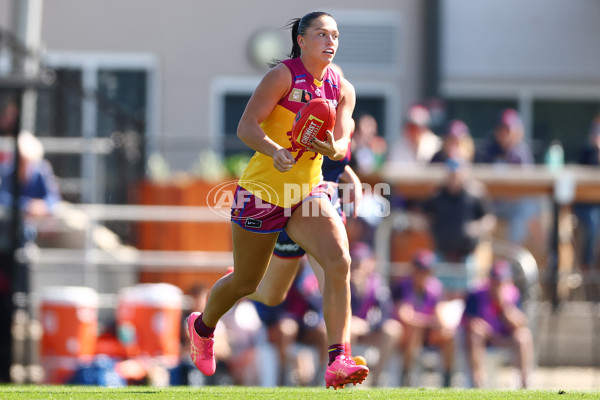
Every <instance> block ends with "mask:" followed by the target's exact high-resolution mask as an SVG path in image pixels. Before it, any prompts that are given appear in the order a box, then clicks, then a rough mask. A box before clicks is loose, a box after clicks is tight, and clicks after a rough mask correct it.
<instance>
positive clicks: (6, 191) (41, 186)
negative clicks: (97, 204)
mask: <svg viewBox="0 0 600 400" xmlns="http://www.w3.org/2000/svg"><path fill="white" fill-rule="evenodd" d="M17 149H18V151H19V158H18V159H19V163H18V165H16V166H15V165H14V164H15V162H14V161H15V157H14V155H12V156H11V157H9V159H8V160H5V162H4V163H3V164H2V166H1V178H0V179H1V181H0V205H1V206H2V207H4V208H5V210H7V211H8V212H10V210H11V208H12V206H13V199H14V179H15V178H16V179H18V186H19V196H18V198H17V199H16V201H17V203H18V208H19V211H20V213H21V215H18V216H17V218H18V220H19V231H20V232H19V237H18V240H19V243H17V246H18V247H22V246H25V245H26V244H27V243H33V242H34V240H35V239H36V236H37V230H36V226H35V219H36V218H42V217H47V216H50V215H52V214H53V213H54V211H55V207H56V205H57V204H58V202H59V201H60V199H61V196H60V192H59V190H58V183H57V180H56V177H55V176H54V173H53V170H52V166H51V165H50V163H49V162H48V161H47V160H45V159H44V148H43V146H42V144H41V143H40V141H39V140H38V139H37V138H36V137H35V136H33V134H32V133H31V132H27V131H22V132H20V133H19V136H18V138H17ZM7 222H8V220H7V219H6V218H4V220H3V221H0V242H3V241H6V240H7V239H8V238H10V237H11V233H10V224H9V223H7ZM0 244H1V246H0V247H2V250H3V251H6V249H7V248H8V246H7V243H0ZM3 257H4V256H3ZM2 264H3V265H2V270H0V272H2V273H4V272H5V268H6V267H7V265H6V262H2ZM0 280H1V279H0ZM28 282H29V277H28V271H27V268H25V266H20V267H19V268H17V276H16V280H15V282H13V285H14V289H15V290H16V291H25V292H27V291H28Z"/></svg>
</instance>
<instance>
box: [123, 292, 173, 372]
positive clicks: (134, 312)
mask: <svg viewBox="0 0 600 400" xmlns="http://www.w3.org/2000/svg"><path fill="white" fill-rule="evenodd" d="M182 303H183V292H182V291H181V289H179V288H178V287H177V286H174V285H171V284H168V283H145V284H139V285H136V286H132V287H128V288H124V289H122V290H121V291H120V292H119V305H118V309H117V326H118V334H119V338H120V339H121V341H122V342H123V344H124V345H125V347H126V348H129V349H132V348H135V349H136V350H135V352H136V353H138V354H137V355H139V356H142V357H160V358H161V359H162V360H163V362H165V363H166V364H172V365H174V364H176V363H177V362H178V361H179V358H180V333H181V309H182ZM132 355H133V354H132Z"/></svg>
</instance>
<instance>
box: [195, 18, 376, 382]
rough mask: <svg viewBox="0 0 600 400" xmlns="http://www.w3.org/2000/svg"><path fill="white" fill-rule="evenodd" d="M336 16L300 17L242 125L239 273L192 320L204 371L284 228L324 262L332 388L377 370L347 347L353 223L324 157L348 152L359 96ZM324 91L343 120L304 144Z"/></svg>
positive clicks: (236, 209)
mask: <svg viewBox="0 0 600 400" xmlns="http://www.w3.org/2000/svg"><path fill="white" fill-rule="evenodd" d="M338 36H339V32H338V29H337V23H336V22H335V20H334V19H333V17H332V16H331V15H329V14H327V13H324V12H312V13H309V14H307V15H305V16H304V17H302V18H299V19H297V20H295V21H294V22H293V24H292V41H293V45H292V51H291V53H290V58H289V59H287V60H284V61H282V62H280V63H279V64H277V65H276V66H275V67H273V68H272V69H271V70H270V71H269V72H267V74H265V76H264V77H263V79H262V80H261V82H260V83H259V85H258V87H257V88H256V90H255V92H254V94H253V95H252V97H251V98H250V100H249V101H248V105H247V106H246V109H245V111H244V113H243V115H242V117H241V119H240V122H239V125H238V132H237V133H238V137H239V138H240V139H241V140H242V141H244V143H246V144H247V145H248V146H249V147H251V148H252V149H254V150H256V153H255V155H254V156H253V157H252V159H251V160H250V162H249V164H248V166H247V167H246V170H245V171H244V174H243V175H242V177H241V178H240V180H239V182H238V187H237V189H236V194H235V197H234V204H233V205H232V214H231V219H232V237H233V258H234V271H233V273H232V274H228V275H226V276H224V277H222V278H221V279H219V281H217V282H216V283H215V285H214V286H213V288H212V290H211V294H210V295H209V297H208V300H207V304H206V307H205V309H204V312H203V313H199V312H193V313H192V314H190V316H189V317H188V331H189V334H190V341H191V356H192V360H193V362H194V364H195V365H196V367H198V369H199V370H200V371H201V372H203V373H204V374H205V375H212V374H214V372H215V369H216V363H215V358H214V352H213V344H214V338H213V337H214V335H213V334H214V329H215V327H216V325H217V322H218V321H219V319H220V318H221V317H222V316H223V315H224V314H225V313H226V312H227V311H228V310H229V309H230V308H231V307H233V305H234V304H235V303H236V302H237V301H238V300H239V299H241V298H242V297H244V296H247V295H249V294H251V293H254V292H255V291H256V289H257V287H258V285H259V283H260V281H261V279H262V277H263V275H264V274H265V271H266V270H267V267H268V265H269V261H270V259H271V254H272V253H273V249H274V247H275V243H276V240H277V236H278V235H279V232H281V231H282V230H283V229H285V231H286V232H287V234H288V235H289V236H290V238H292V239H293V240H294V241H295V242H296V243H297V244H298V245H299V246H300V247H302V248H303V249H304V250H306V252H307V253H308V254H310V255H311V256H312V257H314V258H315V260H316V261H317V262H318V263H319V264H320V265H321V266H322V267H323V271H324V287H323V316H324V319H325V323H326V325H327V338H328V342H329V344H330V346H329V349H328V354H329V365H328V366H327V369H326V372H325V385H326V387H330V386H333V387H334V389H338V388H343V387H344V386H345V385H346V384H348V383H353V384H356V383H362V382H363V381H364V379H365V378H366V377H367V375H368V373H369V369H368V368H367V367H366V366H364V365H356V363H355V362H354V361H353V360H352V359H351V358H350V357H348V356H346V355H345V354H344V345H343V343H344V339H345V338H346V337H347V329H348V319H349V314H350V285H349V271H350V255H349V249H348V238H347V236H346V232H345V228H344V225H343V223H342V221H341V219H340V218H339V217H338V216H337V213H336V211H335V208H334V206H333V205H332V204H331V202H330V199H329V198H328V196H327V190H326V186H327V185H326V184H325V183H324V182H323V180H322V179H323V178H322V174H321V165H322V163H323V156H326V157H329V158H330V159H332V160H339V159H342V158H343V157H344V155H345V154H346V150H347V149H348V145H349V140H350V132H351V129H352V126H351V125H352V112H353V110H354V105H355V103H356V95H355V92H354V87H353V86H352V85H351V84H350V83H349V82H348V81H347V80H346V79H345V78H342V77H340V75H339V73H337V72H335V71H334V70H333V69H332V68H330V64H331V62H332V61H333V58H334V56H335V53H336V51H337V48H338ZM316 97H320V98H324V99H327V100H328V101H330V102H331V103H332V104H333V105H334V106H336V112H337V118H336V123H335V126H334V130H333V132H330V131H328V132H327V139H326V140H324V141H320V140H317V139H315V140H314V141H313V144H312V146H311V147H309V148H307V149H304V148H298V147H297V146H296V145H295V144H294V143H293V142H292V141H291V133H290V131H291V128H292V124H293V120H294V117H295V115H296V113H297V112H298V111H299V110H300V108H302V106H303V104H304V101H307V99H310V98H316Z"/></svg>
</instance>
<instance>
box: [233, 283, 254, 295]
mask: <svg viewBox="0 0 600 400" xmlns="http://www.w3.org/2000/svg"><path fill="white" fill-rule="evenodd" d="M258 284H259V282H253V281H244V282H236V284H235V288H234V290H235V294H236V295H237V297H239V298H242V297H245V296H248V295H251V294H252V293H254V292H256V289H258Z"/></svg>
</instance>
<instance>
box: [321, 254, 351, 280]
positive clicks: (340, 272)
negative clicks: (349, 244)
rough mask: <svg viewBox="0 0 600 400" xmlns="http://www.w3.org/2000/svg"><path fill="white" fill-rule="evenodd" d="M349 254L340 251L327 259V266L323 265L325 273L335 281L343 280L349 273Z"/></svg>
mask: <svg viewBox="0 0 600 400" xmlns="http://www.w3.org/2000/svg"><path fill="white" fill-rule="evenodd" d="M350 262H351V259H350V254H348V252H345V251H340V252H339V253H337V254H334V255H332V256H331V257H328V260H327V265H326V266H325V265H324V269H325V273H326V274H327V275H330V276H332V277H335V278H337V279H339V278H345V277H347V276H348V274H349V273H350Z"/></svg>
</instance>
